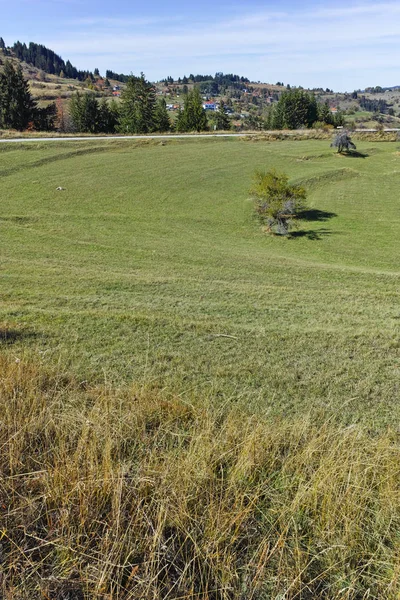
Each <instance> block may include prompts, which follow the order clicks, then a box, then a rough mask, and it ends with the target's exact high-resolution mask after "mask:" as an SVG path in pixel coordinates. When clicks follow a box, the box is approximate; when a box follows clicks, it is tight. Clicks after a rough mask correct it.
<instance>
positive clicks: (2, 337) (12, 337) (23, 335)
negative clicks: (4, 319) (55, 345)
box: [0, 326, 38, 346]
mask: <svg viewBox="0 0 400 600" xmlns="http://www.w3.org/2000/svg"><path fill="white" fill-rule="evenodd" d="M37 337H38V334H37V333H35V332H34V331H23V330H20V329H13V328H8V327H1V326H0V346H1V345H5V346H12V345H13V344H16V343H17V342H19V341H21V340H28V339H35V338H37Z"/></svg>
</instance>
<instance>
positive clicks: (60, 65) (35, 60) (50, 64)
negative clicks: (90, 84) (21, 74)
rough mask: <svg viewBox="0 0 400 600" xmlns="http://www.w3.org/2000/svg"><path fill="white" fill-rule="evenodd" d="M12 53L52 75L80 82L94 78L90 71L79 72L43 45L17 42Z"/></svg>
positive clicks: (12, 47)
mask: <svg viewBox="0 0 400 600" xmlns="http://www.w3.org/2000/svg"><path fill="white" fill-rule="evenodd" d="M11 51H12V52H13V53H14V54H15V56H16V57H17V58H18V59H19V60H23V61H25V62H26V63H28V64H30V65H32V66H34V67H36V68H37V69H41V70H42V71H44V72H45V73H49V74H50V75H58V76H61V77H62V76H64V77H67V78H69V79H78V80H80V81H85V79H87V77H90V76H93V74H92V73H91V72H90V71H79V70H78V69H77V68H76V67H74V66H73V65H72V64H71V62H70V61H69V60H67V62H65V61H64V60H63V59H62V58H61V56H59V55H58V54H56V53H55V52H54V51H53V50H50V49H49V48H46V46H43V45H42V44H35V43H34V42H30V43H29V45H28V46H27V45H26V44H22V43H21V42H16V43H15V44H14V45H13V46H11Z"/></svg>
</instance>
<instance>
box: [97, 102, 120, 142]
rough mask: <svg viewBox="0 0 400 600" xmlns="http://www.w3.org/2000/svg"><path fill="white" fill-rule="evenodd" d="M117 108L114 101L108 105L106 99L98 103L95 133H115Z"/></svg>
mask: <svg viewBox="0 0 400 600" xmlns="http://www.w3.org/2000/svg"><path fill="white" fill-rule="evenodd" d="M118 116H119V114H118V107H117V104H116V102H115V100H112V102H111V103H110V104H108V102H107V100H106V98H103V99H102V101H101V102H100V106H99V111H98V119H97V123H98V126H97V131H98V132H99V133H115V130H116V127H117V124H118Z"/></svg>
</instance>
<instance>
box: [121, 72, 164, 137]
mask: <svg viewBox="0 0 400 600" xmlns="http://www.w3.org/2000/svg"><path fill="white" fill-rule="evenodd" d="M121 100H122V101H121V119H120V126H119V129H120V131H121V132H122V133H133V134H135V133H151V132H152V131H153V130H154V112H155V103H156V98H155V90H154V88H153V86H152V85H151V83H149V82H148V81H146V78H145V76H144V74H143V73H141V75H140V77H135V76H133V75H132V76H131V77H129V79H128V83H127V85H126V88H125V90H124V91H123V93H122V99H121Z"/></svg>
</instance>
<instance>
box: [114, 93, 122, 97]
mask: <svg viewBox="0 0 400 600" xmlns="http://www.w3.org/2000/svg"><path fill="white" fill-rule="evenodd" d="M120 95H121V92H113V96H115V97H116V98H119V97H120Z"/></svg>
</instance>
